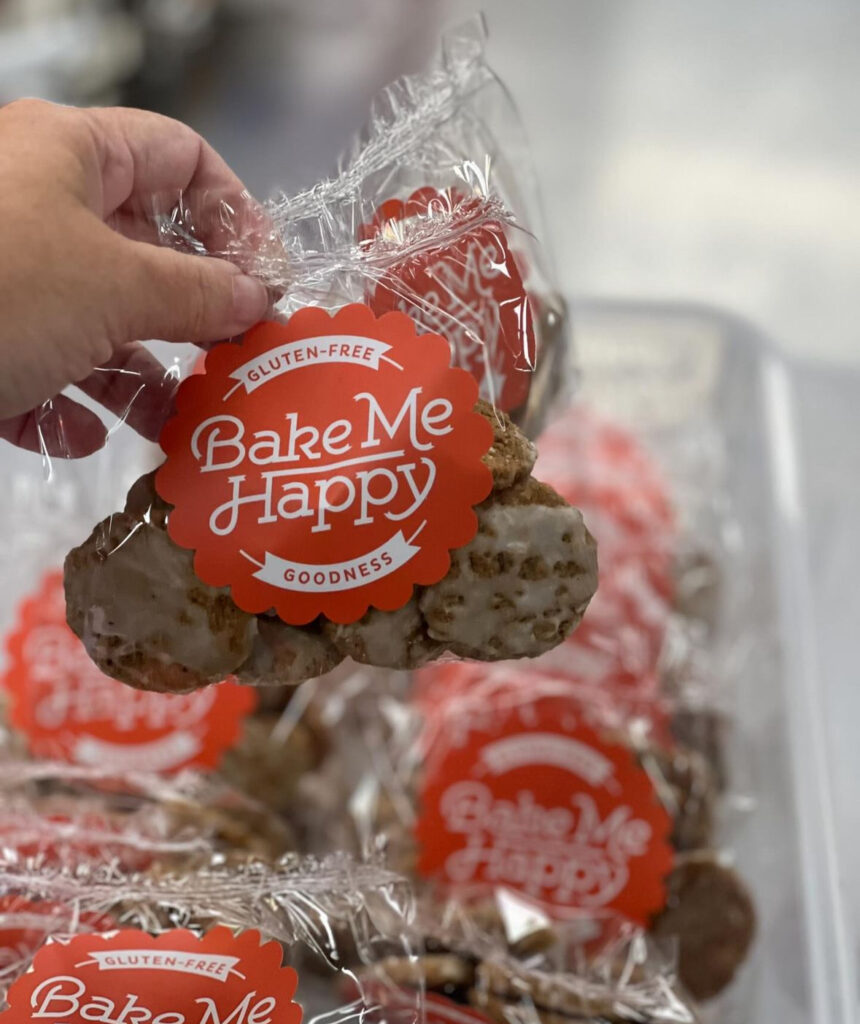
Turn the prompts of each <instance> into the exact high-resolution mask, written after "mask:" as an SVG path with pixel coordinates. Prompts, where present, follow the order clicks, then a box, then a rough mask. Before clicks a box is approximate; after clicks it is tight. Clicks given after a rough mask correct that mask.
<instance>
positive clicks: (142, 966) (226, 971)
mask: <svg viewBox="0 0 860 1024" xmlns="http://www.w3.org/2000/svg"><path fill="white" fill-rule="evenodd" d="M91 956H92V958H93V960H95V962H96V963H97V964H98V968H99V970H100V971H134V970H138V971H152V970H162V971H177V972H178V973H180V974H199V975H202V976H203V977H206V978H213V979H215V980H217V981H226V980H227V978H228V977H229V976H230V974H231V973H233V968H234V967H235V966H236V964H237V963H238V962H239V958H238V957H235V956H223V955H222V954H220V953H188V952H184V951H183V950H180V949H176V950H174V949H111V950H109V951H107V952H101V951H96V950H93V951H92V953H91Z"/></svg>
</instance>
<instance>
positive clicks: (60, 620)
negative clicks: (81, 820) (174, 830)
mask: <svg viewBox="0 0 860 1024" xmlns="http://www.w3.org/2000/svg"><path fill="white" fill-rule="evenodd" d="M6 647H7V650H8V653H9V667H8V669H7V671H6V674H5V676H3V679H2V683H3V686H4V687H5V689H6V691H7V693H8V694H9V697H10V705H11V706H10V712H9V717H10V721H11V723H12V725H13V726H14V727H15V728H16V729H19V730H20V731H21V732H22V733H23V734H24V735H25V736H26V737H27V742H28V745H29V748H30V750H31V752H32V753H33V754H34V755H35V756H36V757H45V758H53V759H56V760H60V761H71V762H74V763H76V764H91V765H102V766H103V765H116V766H117V767H121V768H124V769H129V768H132V769H133V768H141V769H143V768H145V769H148V770H155V771H171V772H172V771H179V770H180V769H182V768H189V767H194V768H198V769H199V768H214V767H215V766H216V765H217V763H218V761H219V759H220V757H221V754H222V753H223V752H224V750H226V749H227V748H228V747H230V746H232V745H233V744H234V743H235V742H236V740H237V739H238V737H239V730H240V728H241V724H242V720H243V719H244V717H245V715H247V714H248V713H249V712H251V711H253V709H254V708H255V707H256V704H257V695H256V693H255V691H254V690H253V688H252V687H249V686H239V685H238V683H234V682H229V681H227V682H224V683H221V684H220V685H218V686H210V687H207V688H206V689H204V690H199V691H197V692H196V693H191V694H179V695H174V694H164V693H147V692H144V691H141V690H134V689H132V688H131V687H129V686H125V685H124V684H123V683H118V682H117V681H116V680H115V679H110V678H108V677H107V676H105V675H103V674H102V673H101V672H99V670H98V668H96V666H95V665H94V664H93V662H92V660H91V659H90V657H89V655H88V654H87V652H86V650H85V649H84V645H83V644H82V643H81V641H80V640H79V639H78V638H77V637H76V636H75V634H74V633H73V632H72V631H71V629H69V627H68V625H67V624H66V605H65V598H64V596H63V574H62V572H51V573H48V574H47V575H46V576H45V577H44V579H43V580H42V583H41V586H40V587H39V589H38V590H37V591H36V592H35V593H34V594H33V595H32V596H30V597H29V598H27V599H26V600H25V601H24V602H22V604H21V606H20V608H19V611H18V623H17V626H16V627H15V629H14V631H13V632H12V633H11V634H10V635H9V637H8V638H7V641H6Z"/></svg>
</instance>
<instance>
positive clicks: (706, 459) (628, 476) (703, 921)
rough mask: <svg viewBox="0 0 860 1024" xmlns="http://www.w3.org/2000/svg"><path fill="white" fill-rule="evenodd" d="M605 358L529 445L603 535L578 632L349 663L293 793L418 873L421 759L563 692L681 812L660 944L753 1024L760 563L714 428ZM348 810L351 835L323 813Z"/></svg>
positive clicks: (762, 643) (330, 831)
mask: <svg viewBox="0 0 860 1024" xmlns="http://www.w3.org/2000/svg"><path fill="white" fill-rule="evenodd" d="M612 355H613V353H612V350H611V349H610V350H609V352H608V354H606V361H607V364H609V365H608V366H606V365H601V366H600V369H601V370H602V373H601V374H600V376H599V378H598V380H597V381H596V382H595V386H594V388H593V390H592V392H591V393H590V394H589V393H588V392H589V388H588V378H587V377H586V398H587V400H586V398H584V399H583V400H582V401H579V402H577V403H576V404H574V405H573V406H571V407H570V408H568V409H567V410H564V411H562V412H561V413H560V414H559V415H558V417H557V418H556V419H554V420H553V421H551V422H550V424H549V426H548V428H547V432H546V434H545V435H544V436H543V437H542V438H541V439H539V444H538V447H539V451H540V456H539V460H538V472H540V473H541V474H542V475H543V476H544V478H545V479H547V480H548V481H549V482H551V483H552V484H553V485H554V486H555V487H556V488H557V489H558V490H559V491H560V493H562V494H563V495H565V496H566V497H568V498H569V500H571V501H572V502H574V503H575V504H577V505H579V506H581V507H582V508H583V510H584V514H585V515H586V517H587V519H588V521H589V525H590V527H591V528H592V529H593V530H594V532H595V534H596V536H597V539H598V543H599V544H600V552H601V589H599V590H598V594H597V597H596V598H595V600H594V601H593V602H592V606H591V608H590V609H589V612H588V614H587V615H586V617H585V620H584V623H583V625H582V627H581V628H580V630H578V631H577V632H576V633H575V634H573V635H572V636H571V637H570V638H569V639H568V641H566V642H565V643H564V644H562V645H561V646H560V647H558V648H557V649H556V650H554V651H552V652H550V653H549V654H547V655H545V656H543V657H542V658H541V659H538V660H537V661H534V662H512V663H500V664H498V665H490V666H486V665H485V666H481V665H471V666H469V665H456V664H450V665H440V666H438V667H435V668H430V669H429V670H428V671H427V673H426V677H425V674H424V673H422V672H419V674H418V677H417V680H415V681H413V682H411V683H410V682H409V680H407V679H406V677H404V676H403V674H388V675H381V674H378V673H376V674H374V673H372V672H364V671H362V672H357V673H356V676H355V679H354V682H353V691H354V693H355V696H354V698H353V702H352V706H351V707H350V708H349V709H347V710H345V711H344V713H343V714H342V715H341V719H340V722H339V724H338V725H337V726H336V728H335V729H334V730H333V731H332V733H331V735H330V751H331V752H330V755H329V758H328V760H327V762H325V763H324V764H323V765H322V766H321V767H320V769H318V770H317V771H316V772H310V773H309V774H308V775H307V776H306V777H305V779H304V781H303V783H302V785H303V786H304V787H305V788H306V789H307V791H308V792H314V793H319V794H321V795H324V796H325V797H327V799H328V804H327V805H326V807H327V809H326V813H325V814H322V815H320V816H319V818H318V819H317V824H318V826H319V828H320V832H319V836H320V839H319V841H320V842H321V843H323V844H325V843H328V842H332V841H337V842H339V843H341V844H346V843H348V842H350V843H353V844H356V845H357V847H358V848H361V849H365V850H371V849H378V848H379V846H380V845H385V846H386V847H387V849H388V852H389V855H390V857H391V858H392V863H394V864H396V865H397V866H398V868H399V869H401V870H403V871H405V872H406V873H409V874H412V875H413V877H417V878H418V881H419V883H420V884H424V882H425V880H424V879H423V878H422V877H421V876H420V874H419V873H418V854H419V849H418V846H417V844H416V837H415V829H416V823H417V821H418V820H419V817H420V815H421V813H422V810H421V804H420V792H421V786H422V780H423V778H424V775H425V767H426V763H427V760H428V758H429V757H431V756H434V751H435V755H436V756H438V755H439V752H440V751H443V752H444V751H445V750H446V749H449V748H451V747H452V746H453V745H456V744H457V743H458V742H460V741H461V740H462V737H463V735H464V733H468V731H469V729H470V728H480V727H481V726H485V725H486V724H487V722H488V721H490V722H491V721H492V720H493V719H494V718H495V717H503V716H504V714H505V713H506V711H507V710H510V708H511V707H513V708H520V709H521V714H522V715H523V719H524V720H528V717H529V715H530V714H531V713H532V709H533V707H534V706H535V702H536V701H539V699H540V695H541V693H544V694H551V695H555V696H556V697H558V696H559V695H566V699H568V700H569V701H570V702H571V706H574V705H575V706H579V707H580V708H582V709H583V713H584V715H585V716H586V717H587V718H588V720H589V722H590V724H592V725H593V726H595V727H596V728H597V729H598V730H600V731H601V732H602V733H603V734H604V735H606V736H608V737H611V738H612V740H613V741H614V742H621V743H623V744H625V745H626V746H628V747H629V749H630V751H631V755H632V756H634V757H635V758H636V761H637V763H638V764H639V765H640V766H641V767H642V768H643V769H644V770H645V772H646V773H647V774H648V776H649V777H650V779H651V782H652V783H653V787H654V792H655V795H656V798H657V799H658V800H659V801H660V803H661V804H662V806H663V807H664V808H665V810H666V812H667V814H668V815H669V817H670V819H671V822H672V827H671V844H672V847H673V850H674V864H675V867H674V870H673V872H672V874H671V875H670V876H669V879H668V882H669V888H668V893H669V896H668V899H669V911H668V912H667V913H666V914H662V915H658V916H657V917H655V918H654V920H653V923H652V928H651V934H652V936H653V937H655V938H657V939H658V940H659V941H660V942H669V943H670V944H672V943H674V944H675V945H676V947H679V952H680V964H681V977H682V978H684V979H685V980H686V981H687V983H688V985H689V986H690V987H691V988H692V989H694V990H695V991H696V992H697V993H698V994H699V995H700V996H701V997H702V998H703V999H705V1000H706V1001H708V1002H709V1012H716V1013H719V1012H721V1008H722V1009H724V1010H725V1012H727V1013H730V1014H732V1015H733V1016H732V1017H731V1019H738V1020H742V1019H744V1017H743V1014H744V1010H743V1003H744V995H743V992H744V990H748V982H749V977H750V970H749V968H748V961H749V959H750V954H751V943H752V941H753V935H754V933H755V930H756V925H755V911H754V904H755V893H754V892H753V893H750V891H749V887H748V883H747V881H746V880H745V878H744V875H745V871H744V862H743V859H739V858H738V857H737V855H736V849H737V841H738V839H739V837H740V833H741V831H742V829H743V825H744V821H745V819H746V818H747V816H748V815H749V814H750V813H755V810H754V802H753V800H752V797H751V785H750V778H749V774H748V771H747V764H748V756H745V753H744V751H743V749H741V748H740V747H739V744H738V742H737V740H736V737H735V735H734V722H733V719H734V717H735V716H736V715H737V713H738V712H737V710H736V709H737V700H736V691H737V688H738V687H739V686H744V685H755V681H754V678H751V677H750V673H751V672H752V673H754V672H755V665H756V664H757V658H758V657H760V656H761V653H762V649H765V650H766V649H767V646H768V643H769V640H768V638H767V637H766V636H760V635H758V634H757V633H755V631H754V630H751V629H750V626H749V623H750V622H751V621H755V620H754V616H753V617H751V611H750V601H751V599H752V595H753V594H754V588H753V581H752V578H751V563H750V560H749V558H750V556H749V551H748V549H747V546H746V544H747V538H746V537H745V536H744V533H743V530H742V529H741V527H740V524H739V521H738V520H737V518H736V516H735V512H734V509H733V507H732V497H731V494H730V493H729V491H728V490H727V487H726V483H725V467H726V460H727V459H728V458H729V457H730V453H729V451H728V449H727V447H726V438H725V436H724V434H723V433H722V429H721V425H720V423H719V422H717V421H715V420H714V419H713V418H712V416H711V414H710V413H709V412H708V411H706V410H704V409H699V408H695V407H694V406H693V405H691V406H688V407H685V410H682V411H683V413H684V414H683V415H678V413H677V411H675V412H674V413H673V414H670V413H669V411H668V409H667V408H666V407H663V408H662V409H661V411H660V412H657V411H655V410H653V409H651V407H650V406H649V404H648V399H647V396H643V397H642V398H641V400H640V401H639V402H637V401H636V400H635V399H634V398H633V397H632V396H634V395H637V394H639V391H638V390H637V385H636V382H635V380H633V379H630V378H628V377H627V375H626V371H625V369H624V366H623V363H622V364H621V365H619V366H617V367H616V366H615V365H613V364H612ZM596 358H597V359H598V361H599V358H600V356H599V355H598V356H596ZM664 386H665V387H666V388H668V387H669V385H664ZM604 587H605V591H603V588H604ZM358 748H362V749H363V750H364V758H365V765H364V771H363V772H362V771H361V770H360V768H359V766H358V765H357V763H356V762H357V756H356V750H357V749H358ZM428 748H429V750H428ZM338 762H341V763H340V764H338ZM343 806H347V807H348V808H349V811H350V816H351V819H352V821H353V835H352V836H351V837H345V832H344V829H343V828H342V827H340V826H338V825H337V824H331V823H332V822H335V821H336V815H335V813H334V809H335V808H337V807H343ZM708 892H711V893H713V894H714V897H713V898H714V900H715V903H712V904H711V905H710V906H709V905H708V895H707V894H708ZM727 907H731V908H732V910H731V912H729V911H726V913H725V914H722V913H721V908H723V909H724V908H727ZM732 915H736V917H735V925H736V926H737V927H736V930H735V931H734V932H733V925H732V923H731V917H732ZM715 922H716V923H715ZM721 929H724V930H722V931H721ZM726 963H731V965H732V966H731V968H730V969H725V964H726ZM733 980H734V981H735V984H732V981H733ZM717 995H722V996H725V997H724V998H720V999H717V1000H716V1001H714V997H715V996H717ZM712 1008H713V1009H712Z"/></svg>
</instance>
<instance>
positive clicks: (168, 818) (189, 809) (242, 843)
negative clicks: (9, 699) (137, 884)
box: [0, 758, 295, 870]
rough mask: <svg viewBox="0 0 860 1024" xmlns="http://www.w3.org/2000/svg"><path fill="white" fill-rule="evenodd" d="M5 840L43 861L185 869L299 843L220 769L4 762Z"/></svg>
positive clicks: (279, 851)
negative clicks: (170, 772) (212, 772)
mask: <svg viewBox="0 0 860 1024" xmlns="http://www.w3.org/2000/svg"><path fill="white" fill-rule="evenodd" d="M0 808H2V809H0V842H2V844H3V846H4V848H6V849H8V850H13V851H16V852H17V853H18V854H19V855H21V856H26V857H28V858H31V859H33V860H34V862H36V863H40V864H41V863H47V864H66V865H75V864H76V863H78V861H79V860H83V861H87V860H93V859H95V860H96V861H104V862H110V863H114V864H116V865H117V866H119V867H122V868H125V869H126V870H131V869H133V868H139V867H142V866H151V865H160V866H162V867H169V866H174V867H176V866H180V865H181V866H184V867H185V868H186V869H187V870H191V867H192V866H193V865H194V864H196V863H197V862H199V861H200V860H201V859H203V860H205V859H207V858H208V857H210V856H212V855H213V853H215V854H217V855H219V856H220V857H222V858H227V859H230V858H234V857H242V856H247V855H251V854H253V855H254V856H257V857H260V858H264V859H266V860H270V861H274V860H277V859H278V858H279V857H280V856H282V855H283V854H284V853H285V852H287V851H289V850H292V849H294V847H295V839H294V835H293V833H292V831H291V829H290V827H289V825H288V824H287V822H286V821H284V820H281V819H279V818H278V817H276V816H274V815H273V814H272V813H271V812H270V811H269V810H268V809H267V808H265V807H264V806H263V805H262V804H260V803H257V802H256V801H254V800H253V799H252V798H251V797H249V796H247V795H246V794H244V793H242V792H239V791H238V790H235V789H231V788H230V787H229V786H227V785H226V784H224V783H223V782H221V781H220V780H218V779H216V778H215V777H212V776H208V777H206V776H202V775H198V774H195V773H192V772H185V773H183V774H182V775H180V776H177V777H174V778H164V777H160V776H158V775H154V774H152V773H143V772H135V773H129V772H125V773H123V772H120V771H118V770H116V769H110V768H104V769H98V768H89V767H80V766H75V765H69V764H62V763H58V762H45V761H25V760H15V759H13V758H7V759H4V760H2V761H0Z"/></svg>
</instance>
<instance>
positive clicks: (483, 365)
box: [359, 188, 535, 411]
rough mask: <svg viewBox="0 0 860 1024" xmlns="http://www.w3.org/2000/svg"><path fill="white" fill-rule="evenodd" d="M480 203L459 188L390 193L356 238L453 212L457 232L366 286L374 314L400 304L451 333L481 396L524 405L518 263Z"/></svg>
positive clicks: (525, 354) (523, 309) (527, 338)
mask: <svg viewBox="0 0 860 1024" xmlns="http://www.w3.org/2000/svg"><path fill="white" fill-rule="evenodd" d="M485 205H486V204H485V203H484V201H483V200H481V199H480V198H477V197H475V196H467V195H466V194H465V193H464V192H462V191H460V190H459V189H446V190H445V191H441V192H440V191H439V190H438V189H435V188H422V189H419V190H418V191H417V192H414V193H413V194H412V195H411V196H410V197H409V198H408V199H407V200H406V201H405V202H404V201H403V200H400V199H390V200H388V201H387V202H385V203H383V204H382V206H380V208H379V210H378V211H377V213H376V216H375V217H374V219H373V221H372V222H371V223H370V224H365V225H362V227H361V229H360V231H359V239H360V240H361V241H368V240H370V239H373V238H376V237H378V236H380V235H383V236H384V235H386V234H393V235H395V236H396V232H397V231H398V226H399V225H401V224H403V223H404V222H406V221H410V220H413V221H423V222H424V223H425V224H427V225H432V221H433V216H434V213H435V214H436V215H437V216H438V214H439V211H444V212H445V213H446V215H449V214H453V215H454V221H455V224H456V225H457V229H456V232H454V233H455V234H456V237H455V238H454V240H452V241H451V242H450V243H449V244H448V245H446V246H445V247H444V248H441V249H440V248H439V247H438V246H434V247H431V248H430V249H429V251H425V252H423V253H421V252H420V251H419V252H417V253H410V254H409V256H408V257H407V258H404V259H403V260H402V261H401V262H399V263H397V264H395V266H394V268H393V269H392V270H390V271H388V273H387V274H386V276H385V277H384V278H383V279H382V281H380V282H378V283H377V284H376V285H375V287H374V288H373V290H372V294H371V295H370V298H369V302H370V306H371V308H372V309H373V311H374V312H375V313H387V312H389V311H390V310H393V309H399V310H402V311H403V312H404V313H407V314H408V315H409V316H411V317H412V318H413V319H414V320H415V321H416V323H418V324H420V325H421V326H422V327H424V328H425V329H426V330H430V331H436V332H438V333H439V334H442V335H444V336H445V337H446V338H448V339H449V341H450V343H451V351H452V355H453V357H454V362H455V364H456V365H457V366H461V367H462V368H463V369H464V370H468V372H469V373H471V374H472V376H473V377H474V378H475V379H476V380H477V381H478V383H479V384H480V387H481V397H482V398H486V399H487V401H488V402H492V403H493V404H494V405H496V406H498V407H499V408H500V409H504V410H505V411H510V410H511V409H515V408H517V406H519V405H522V403H523V402H524V401H525V400H526V397H527V396H528V393H529V386H530V384H531V371H532V370H534V361H535V338H534V325H533V323H532V311H531V306H530V303H529V299H528V295H527V294H526V290H525V286H524V285H523V279H522V275H521V274H520V268H519V267H518V266H517V262H516V260H515V259H514V257H513V255H512V254H511V250H510V248H509V247H508V240H507V237H506V235H505V231H504V228H503V226H502V224H501V222H500V221H498V220H490V221H486V220H484V218H483V216H482V214H483V212H484V209H485Z"/></svg>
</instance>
